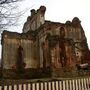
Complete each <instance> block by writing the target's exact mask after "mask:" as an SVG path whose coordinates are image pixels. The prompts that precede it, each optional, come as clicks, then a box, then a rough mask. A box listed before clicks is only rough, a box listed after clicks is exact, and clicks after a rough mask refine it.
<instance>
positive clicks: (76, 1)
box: [11, 0, 90, 48]
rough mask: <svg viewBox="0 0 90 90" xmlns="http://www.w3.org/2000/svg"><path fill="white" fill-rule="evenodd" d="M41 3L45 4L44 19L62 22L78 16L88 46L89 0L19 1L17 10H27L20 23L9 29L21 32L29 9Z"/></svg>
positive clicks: (89, 35) (89, 24)
mask: <svg viewBox="0 0 90 90" xmlns="http://www.w3.org/2000/svg"><path fill="white" fill-rule="evenodd" d="M41 5H44V6H46V14H45V19H46V20H51V21H56V22H61V23H64V22H66V21H67V20H72V19H73V18H74V17H79V19H80V20H81V24H82V26H83V28H84V31H85V34H86V37H87V41H88V45H89V48H90V0H23V2H20V3H19V10H20V11H23V10H27V12H26V13H25V14H24V15H23V16H22V18H21V21H22V24H21V25H20V26H18V27H17V28H15V29H12V30H11V31H17V32H21V31H22V27H23V23H24V22H25V21H26V19H27V17H28V16H29V15H30V10H31V9H38V8H39V7H40V6H41Z"/></svg>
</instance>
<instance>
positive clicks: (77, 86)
mask: <svg viewBox="0 0 90 90" xmlns="http://www.w3.org/2000/svg"><path fill="white" fill-rule="evenodd" d="M0 90H90V77H88V78H86V77H85V78H77V79H53V80H45V81H40V80H38V81H37V82H36V81H35V82H34V81H32V82H22V83H21V82H20V83H11V84H8V83H7V84H5V85H4V83H3V84H2V85H1V86H0Z"/></svg>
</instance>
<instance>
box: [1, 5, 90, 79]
mask: <svg viewBox="0 0 90 90" xmlns="http://www.w3.org/2000/svg"><path fill="white" fill-rule="evenodd" d="M45 11H46V7H44V6H41V7H40V8H39V9H38V10H34V9H32V10H31V16H29V17H28V18H27V22H26V23H25V24H24V27H23V32H22V33H21V34H20V33H16V32H9V31H4V32H3V34H2V62H1V63H2V70H3V76H4V77H6V78H8V77H11V76H12V77H13V78H15V77H17V75H18V73H19V74H20V75H21V76H22V77H25V76H27V77H29V78H37V77H39V78H40V77H53V76H54V77H58V76H62V75H63V73H64V72H70V73H71V72H73V73H74V71H76V69H77V68H76V65H77V64H78V65H79V64H84V63H88V64H89V63H90V59H89V54H90V51H89V49H88V45H87V40H86V37H85V34H84V30H83V28H82V26H81V24H80V22H81V21H80V20H79V19H78V18H77V17H75V18H73V20H72V21H66V23H59V22H52V21H47V20H45ZM17 72H18V73H17Z"/></svg>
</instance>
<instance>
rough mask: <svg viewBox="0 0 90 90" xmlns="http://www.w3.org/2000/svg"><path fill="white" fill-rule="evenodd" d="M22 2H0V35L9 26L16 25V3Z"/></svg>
mask: <svg viewBox="0 0 90 90" xmlns="http://www.w3.org/2000/svg"><path fill="white" fill-rule="evenodd" d="M18 1H22V0H0V33H1V32H2V31H3V30H4V29H6V28H7V27H9V26H12V25H16V22H17V17H19V16H20V14H21V13H20V12H17V10H16V8H17V2H18Z"/></svg>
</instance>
